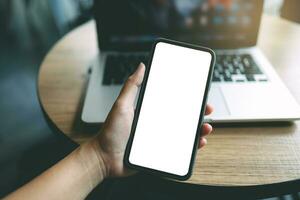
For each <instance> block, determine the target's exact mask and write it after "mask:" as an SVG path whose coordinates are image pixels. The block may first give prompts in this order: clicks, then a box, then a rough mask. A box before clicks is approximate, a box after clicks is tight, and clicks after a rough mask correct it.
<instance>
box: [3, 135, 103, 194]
mask: <svg viewBox="0 0 300 200" xmlns="http://www.w3.org/2000/svg"><path fill="white" fill-rule="evenodd" d="M95 145H97V144H96V143H95V142H93V141H90V142H88V143H87V144H84V145H82V146H80V147H79V148H77V149H76V150H75V151H73V152H72V153H71V154H70V155H68V156H67V157H66V158H64V159H63V160H61V161H60V162H59V163H57V164H56V165H54V166H53V167H51V168H50V169H49V170H47V171H46V172H44V173H43V174H41V175H40V176H38V177H37V178H35V179H34V180H32V181H31V182H30V183H28V184H26V185H25V186H23V187H21V188H20V189H19V190H17V191H15V192H14V193H12V194H10V195H9V196H7V197H6V199H84V198H85V197H86V196H87V195H88V194H89V193H90V192H91V191H92V190H93V188H95V187H96V186H97V185H98V184H99V183H100V182H101V181H102V180H103V179H104V178H105V177H106V176H107V170H106V168H105V165H104V163H103V160H102V159H101V156H100V155H99V153H97V152H96V150H97V147H95Z"/></svg>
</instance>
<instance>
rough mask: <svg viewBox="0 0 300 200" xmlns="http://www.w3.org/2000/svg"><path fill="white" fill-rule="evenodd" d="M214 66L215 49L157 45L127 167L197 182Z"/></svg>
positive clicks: (134, 125) (162, 42)
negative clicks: (197, 162) (195, 169)
mask: <svg viewBox="0 0 300 200" xmlns="http://www.w3.org/2000/svg"><path fill="white" fill-rule="evenodd" d="M214 62H215V54H214V52H213V51H212V50H211V49H208V48H205V47H200V46H194V45H190V44H186V43H181V42H177V41H172V40H168V39H159V40H157V41H156V42H155V44H154V45H153V48H152V53H151V58H150V61H149V63H148V65H146V66H147V67H146V72H145V76H144V81H143V83H142V86H141V89H140V93H139V96H138V100H137V105H136V110H135V115H134V119H133V123H132V127H131V133H130V137H129V140H128V143H127V147H126V151H125V155H124V163H125V165H127V166H128V167H129V168H132V169H136V170H140V171H143V172H150V173H152V174H156V175H159V176H164V177H168V178H173V179H178V180H187V179H188V178H189V177H190V176H191V174H192V168H193V163H194V159H195V155H196V151H197V146H198V140H199V137H200V129H201V126H202V121H203V115H204V113H205V107H206V99H207V95H208V91H209V87H210V82H211V78H212V72H213V66H214Z"/></svg>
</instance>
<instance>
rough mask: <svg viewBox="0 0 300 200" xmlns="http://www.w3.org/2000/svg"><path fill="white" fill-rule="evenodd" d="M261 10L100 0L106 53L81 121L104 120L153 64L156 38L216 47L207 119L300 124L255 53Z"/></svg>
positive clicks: (166, 0)
mask: <svg viewBox="0 0 300 200" xmlns="http://www.w3.org/2000/svg"><path fill="white" fill-rule="evenodd" d="M262 7H263V1H261V0H252V1H248V0H234V1H232V4H231V5H223V4H216V5H211V4H210V3H209V2H208V1H205V0H184V1H183V0H97V1H95V8H94V10H95V19H96V24H97V31H98V41H99V49H100V53H99V56H97V58H95V60H94V61H93V62H92V64H91V66H92V73H91V77H90V81H89V85H88V89H87V93H86V98H85V102H84V106H83V112H82V120H83V121H84V122H87V123H99V122H103V121H104V120H105V118H106V116H107V114H108V112H109V111H110V109H111V107H112V105H113V103H114V101H115V99H116V98H117V96H118V94H119V92H120V89H121V87H122V84H123V83H124V81H125V80H126V78H127V77H128V76H129V75H130V74H131V73H132V72H133V71H134V70H135V69H136V67H137V65H138V64H139V63H140V62H144V63H145V64H146V65H147V59H148V52H149V50H150V48H151V44H152V43H153V41H154V40H155V39H156V38H157V37H165V38H170V39H174V40H179V41H184V42H188V43H193V44H196V45H204V46H208V47H211V48H213V49H215V51H216V54H217V62H216V65H215V71H214V77H213V83H212V88H211V90H210V93H209V103H210V104H211V105H213V106H214V108H215V109H214V113H213V114H212V115H211V116H208V117H207V118H206V120H207V121H210V122H216V123H217V122H258V121H291V120H296V119H299V118H300V107H299V105H298V103H297V102H296V100H295V99H294V98H293V96H292V95H291V93H290V92H289V91H288V89H287V88H286V87H285V85H284V84H283V82H282V81H281V80H280V78H279V77H278V75H277V74H276V72H275V71H274V69H273V67H272V66H271V64H270V63H269V61H268V60H267V59H266V58H265V56H264V55H263V54H262V52H261V51H260V50H259V49H258V48H257V47H256V42H257V35H258V31H259V25H260V19H261V14H262ZM199 67H201V66H199ZM287 67H288V66H287ZM170 73H172V72H170ZM178 81H181V80H178ZM174 115H176V110H174Z"/></svg>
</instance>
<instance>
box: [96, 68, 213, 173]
mask: <svg viewBox="0 0 300 200" xmlns="http://www.w3.org/2000/svg"><path fill="white" fill-rule="evenodd" d="M144 73H145V65H144V64H140V65H139V67H138V69H137V70H136V72H135V73H134V74H133V75H132V76H130V77H129V78H128V80H127V81H126V83H125V85H124V87H123V89H122V91H121V93H120V95H119V97H118V99H117V100H116V102H115V103H114V105H113V107H112V110H111V111H110V113H109V115H108V117H107V119H106V121H105V123H104V126H103V129H102V130H101V132H100V134H99V135H98V136H97V137H96V138H95V139H94V140H93V141H92V142H93V143H94V145H93V146H94V147H95V151H96V152H98V154H99V156H98V157H99V158H100V159H102V161H101V162H100V163H105V173H106V176H110V177H120V176H128V175H130V174H131V173H133V172H132V171H130V170H129V169H127V168H126V167H125V166H124V164H123V157H124V151H125V148H126V145H127V141H128V138H129V134H130V130H131V124H132V121H133V117H134V102H135V98H136V95H137V92H138V88H139V87H140V85H141V83H142V81H143V77H144ZM211 112H212V107H211V106H207V107H206V112H205V114H206V115H208V114H210V113H211ZM211 131H212V126H211V125H210V124H207V123H205V124H204V125H203V127H202V130H201V136H202V137H201V138H200V141H199V148H201V147H203V146H204V145H205V144H206V143H207V141H206V139H205V138H204V137H205V136H207V135H208V134H209V133H210V132H211Z"/></svg>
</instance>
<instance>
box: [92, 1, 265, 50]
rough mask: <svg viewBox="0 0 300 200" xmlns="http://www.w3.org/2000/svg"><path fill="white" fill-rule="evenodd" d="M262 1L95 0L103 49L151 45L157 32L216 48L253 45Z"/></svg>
mask: <svg viewBox="0 0 300 200" xmlns="http://www.w3.org/2000/svg"><path fill="white" fill-rule="evenodd" d="M262 6H263V1H262V0H95V7H94V11H95V19H96V23H97V31H98V41H99V47H100V49H101V50H125V51H135V50H148V49H149V48H151V45H152V43H153V41H154V40H155V39H156V38H158V37H165V38H170V39H174V40H179V41H183V42H189V43H193V44H196V45H205V46H209V47H211V48H239V47H247V46H253V45H255V44H256V41H257V34H258V29H259V24H260V18H261V13H262Z"/></svg>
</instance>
